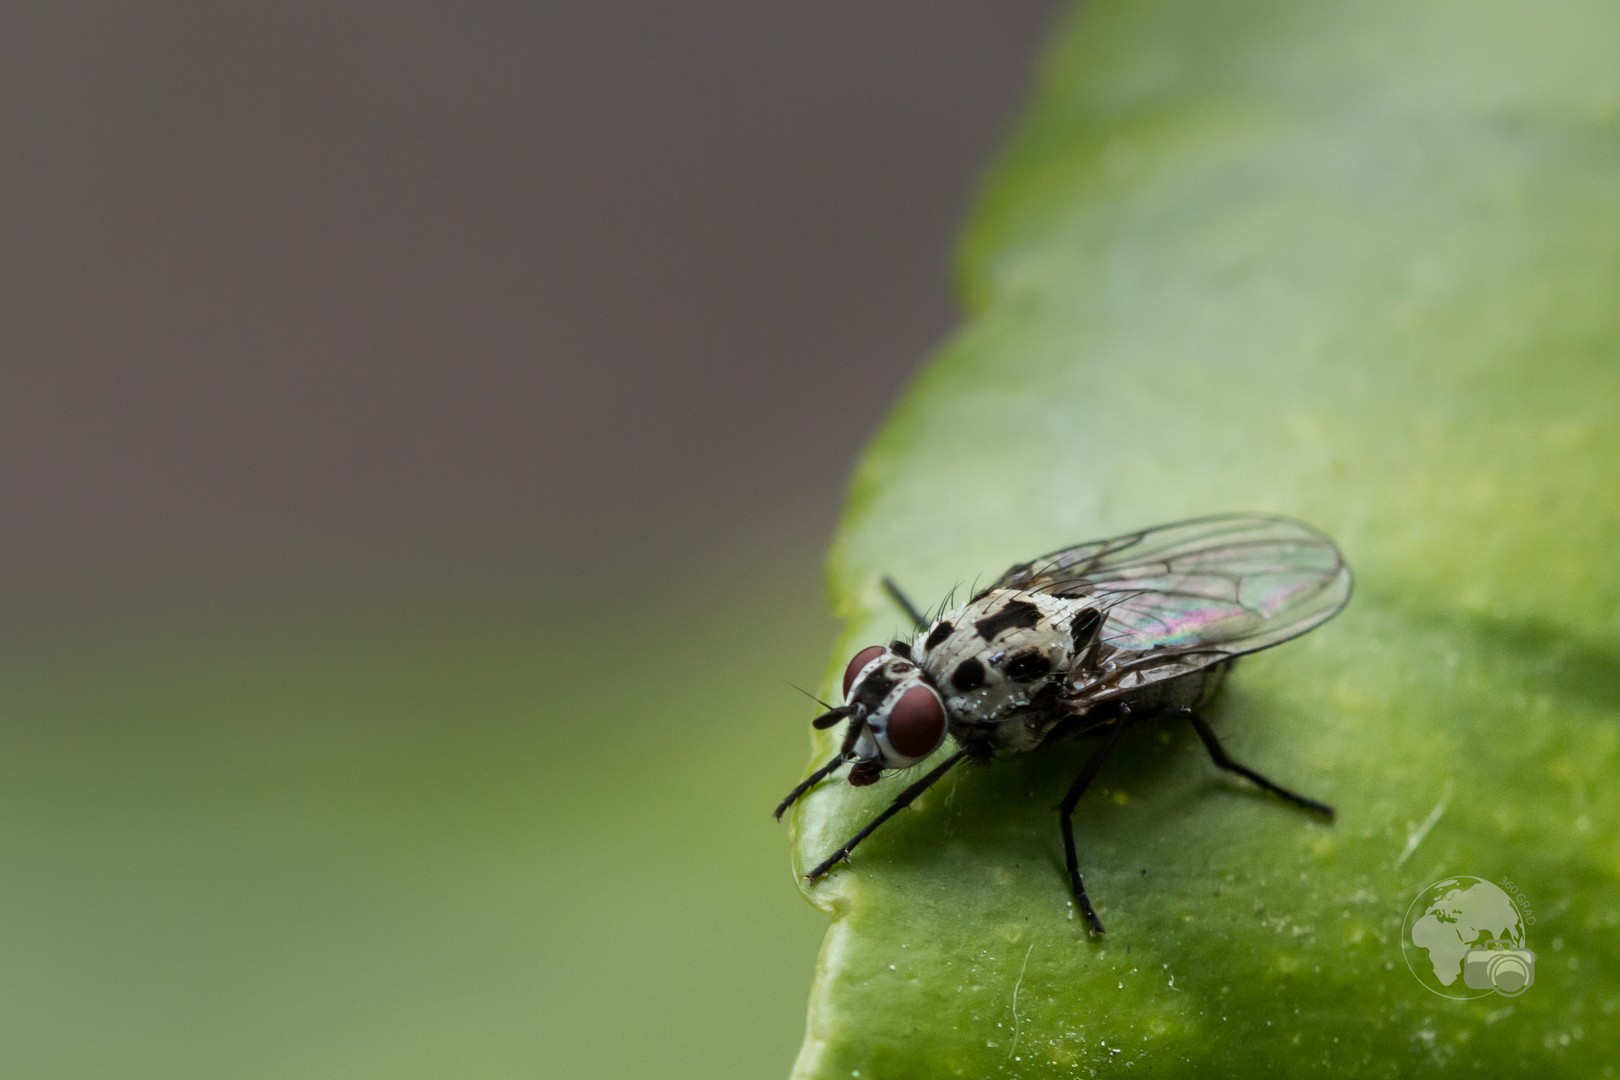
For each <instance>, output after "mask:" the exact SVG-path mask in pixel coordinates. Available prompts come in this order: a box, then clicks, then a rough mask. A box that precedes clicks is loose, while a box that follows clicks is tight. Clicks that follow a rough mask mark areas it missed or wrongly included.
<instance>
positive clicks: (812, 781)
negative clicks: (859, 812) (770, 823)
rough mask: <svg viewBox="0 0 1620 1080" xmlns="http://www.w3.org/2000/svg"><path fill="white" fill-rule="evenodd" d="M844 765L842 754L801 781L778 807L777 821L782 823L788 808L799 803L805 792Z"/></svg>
mask: <svg viewBox="0 0 1620 1080" xmlns="http://www.w3.org/2000/svg"><path fill="white" fill-rule="evenodd" d="M842 764H844V757H843V755H842V754H840V755H838V756H837V757H834V758H833V759H832V760H831V761H829V762H827V764H825V765H823V766H822V767H821V768H819V769H817V770H816V771H815V772H813V773H811V774H810V775H809V776H807V777H805V778H804V779H803V780H800V781H799V786H798V787H796V788H794V789H793V790H792V791H790V792H788V795H787V798H785V799H783V800H782V802H781V803H780V804H779V805H778V806H777V808H776V820H777V821H781V820H782V815H783V814H785V813H787V812H788V807H790V806H792V805H793V804H794V803H796V802H798V801H799V798H800V796H802V795H803V794H804V793H805V792H807V791H809V790H810V789H811V788H813V787H815V786H816V785H817V784H819V783H821V782H822V781H823V780H825V779H827V777H829V776H831V775H832V774H833V773H834V772H836V771H837V769H838V767H839V766H840V765H842Z"/></svg>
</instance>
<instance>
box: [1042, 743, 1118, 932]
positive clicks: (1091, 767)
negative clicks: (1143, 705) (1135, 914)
mask: <svg viewBox="0 0 1620 1080" xmlns="http://www.w3.org/2000/svg"><path fill="white" fill-rule="evenodd" d="M1124 730H1125V720H1124V718H1123V717H1121V718H1120V719H1119V720H1116V721H1115V722H1114V725H1113V727H1112V729H1111V730H1110V731H1109V732H1108V734H1107V735H1106V736H1104V742H1103V744H1102V745H1101V746H1099V747H1097V749H1096V750H1095V751H1093V752H1092V755H1091V758H1090V760H1088V761H1087V762H1086V767H1085V768H1083V769H1081V770H1080V775H1079V776H1077V777H1075V779H1074V783H1073V784H1072V785H1070V787H1069V793H1068V794H1067V795H1065V796H1063V801H1062V802H1061V803H1059V804H1058V815H1059V817H1060V818H1061V819H1062V821H1063V859H1064V863H1065V864H1066V865H1067V867H1068V870H1069V888H1070V890H1072V891H1073V892H1074V902H1075V903H1076V904H1078V905H1079V907H1080V914H1082V915H1084V916H1085V917H1086V926H1087V927H1088V928H1089V929H1090V931H1091V934H1092V936H1094V937H1102V936H1103V924H1102V920H1101V919H1099V918H1097V913H1096V912H1095V911H1093V910H1092V909H1091V901H1090V900H1089V899H1088V898H1087V897H1086V883H1085V881H1084V880H1082V879H1081V877H1080V858H1079V856H1078V855H1076V854H1075V851H1074V808H1075V806H1076V805H1078V804H1079V802H1080V796H1082V795H1084V794H1085V793H1086V788H1087V787H1089V786H1090V785H1091V781H1092V779H1093V778H1094V777H1095V776H1096V775H1097V770H1098V769H1101V768H1102V764H1103V760H1104V759H1105V758H1107V757H1108V752H1109V751H1110V750H1112V749H1113V748H1114V744H1115V743H1116V742H1118V741H1119V735H1120V732H1122V731H1124Z"/></svg>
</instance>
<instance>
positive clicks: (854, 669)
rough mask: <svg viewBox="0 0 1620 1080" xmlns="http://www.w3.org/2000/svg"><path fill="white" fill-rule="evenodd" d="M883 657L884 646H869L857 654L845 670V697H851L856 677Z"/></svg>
mask: <svg viewBox="0 0 1620 1080" xmlns="http://www.w3.org/2000/svg"><path fill="white" fill-rule="evenodd" d="M882 655H883V646H881V645H868V646H867V647H866V648H864V649H862V650H861V651H860V652H858V653H856V654H855V659H853V660H851V661H850V662H849V667H847V668H845V669H844V697H846V698H847V697H849V688H850V687H851V686H853V685H855V676H857V675H859V674H860V673H861V668H863V667H865V666H866V665H867V664H870V663H871V662H872V661H873V660H876V659H877V658H878V657H880V656H882Z"/></svg>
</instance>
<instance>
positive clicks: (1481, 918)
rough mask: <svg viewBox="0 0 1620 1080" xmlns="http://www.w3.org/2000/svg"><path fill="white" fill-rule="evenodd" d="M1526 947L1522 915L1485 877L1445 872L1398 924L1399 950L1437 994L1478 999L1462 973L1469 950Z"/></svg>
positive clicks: (1484, 990) (1479, 992) (1478, 992)
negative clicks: (1454, 875)
mask: <svg viewBox="0 0 1620 1080" xmlns="http://www.w3.org/2000/svg"><path fill="white" fill-rule="evenodd" d="M1523 947H1524V919H1523V918H1522V917H1521V916H1520V914H1519V909H1518V907H1517V906H1515V905H1514V903H1513V899H1512V898H1511V897H1510V896H1508V894H1507V893H1505V892H1503V891H1502V890H1501V889H1500V888H1498V887H1497V886H1495V885H1493V884H1491V883H1490V882H1489V881H1486V880H1484V879H1483V878H1477V877H1449V878H1445V879H1443V880H1441V881H1437V882H1435V883H1434V884H1433V885H1430V886H1429V887H1428V888H1427V889H1424V890H1423V891H1422V892H1420V893H1418V895H1417V899H1415V900H1413V901H1412V906H1411V907H1409V908H1407V910H1406V920H1405V922H1403V923H1402V925H1401V952H1402V953H1403V954H1404V955H1405V956H1406V966H1407V967H1409V968H1411V969H1412V974H1413V975H1416V976H1417V978H1418V981H1419V982H1421V983H1422V984H1423V985H1424V986H1426V987H1428V988H1429V989H1430V990H1433V991H1434V992H1435V993H1436V994H1439V995H1440V996H1441V997H1448V998H1459V999H1460V998H1476V997H1483V996H1485V995H1486V994H1490V993H1496V992H1498V990H1499V989H1506V988H1492V987H1490V986H1486V987H1484V988H1481V989H1476V988H1474V987H1472V986H1470V985H1468V982H1467V981H1466V980H1465V979H1464V977H1463V965H1464V960H1465V958H1466V957H1467V956H1468V954H1469V952H1470V951H1471V950H1477V949H1484V948H1513V949H1520V948H1523Z"/></svg>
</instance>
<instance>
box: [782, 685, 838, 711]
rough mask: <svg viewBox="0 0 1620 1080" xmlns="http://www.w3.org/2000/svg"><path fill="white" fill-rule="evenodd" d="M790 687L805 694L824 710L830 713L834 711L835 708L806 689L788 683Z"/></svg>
mask: <svg viewBox="0 0 1620 1080" xmlns="http://www.w3.org/2000/svg"><path fill="white" fill-rule="evenodd" d="M788 685H789V686H791V687H793V689H795V690H797V691H798V692H799V693H801V694H803V695H804V696H805V697H807V698H809V699H810V700H811V701H813V702H815V703H816V704H817V705H820V706H821V707H822V708H823V709H826V710H827V711H828V712H831V711H832V709H833V707H832V706H831V705H829V704H827V703H826V702H825V701H822V700H821V699H820V698H818V697H816V695H814V694H812V693H811V692H810V691H808V690H806V689H805V688H804V687H802V686H798V685H796V684H794V683H788Z"/></svg>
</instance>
